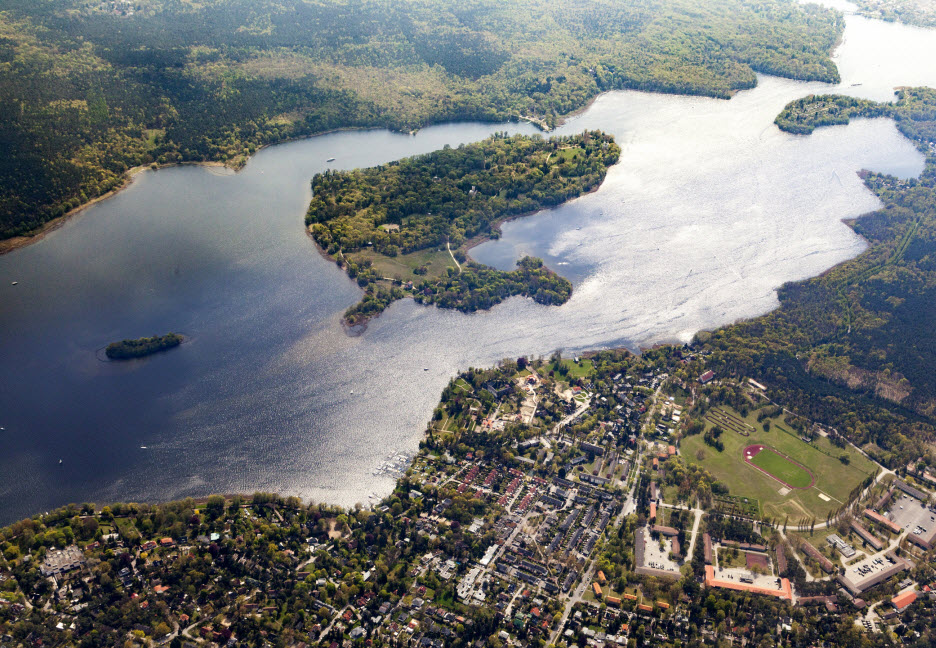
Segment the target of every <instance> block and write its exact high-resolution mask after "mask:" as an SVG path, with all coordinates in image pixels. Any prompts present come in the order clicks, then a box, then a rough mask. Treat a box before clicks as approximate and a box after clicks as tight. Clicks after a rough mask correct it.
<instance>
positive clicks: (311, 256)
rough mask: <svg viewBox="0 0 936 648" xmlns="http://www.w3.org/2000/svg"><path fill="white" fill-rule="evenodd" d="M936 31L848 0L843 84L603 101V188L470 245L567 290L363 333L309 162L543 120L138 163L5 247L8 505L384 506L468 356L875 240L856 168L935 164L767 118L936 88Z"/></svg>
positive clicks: (637, 328)
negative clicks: (122, 344)
mask: <svg viewBox="0 0 936 648" xmlns="http://www.w3.org/2000/svg"><path fill="white" fill-rule="evenodd" d="M872 44H873V45H872ZM933 51H936V33H934V32H932V31H927V30H921V29H915V28H910V27H905V26H900V25H893V24H886V23H881V22H877V21H869V20H865V19H862V18H858V17H853V16H852V17H849V18H848V26H847V30H846V35H845V40H844V42H843V44H842V46H841V47H840V48H839V50H838V51H837V54H836V62H837V63H838V65H839V68H840V70H841V72H842V77H843V81H842V84H841V85H840V86H839V87H830V86H827V85H823V84H818V83H800V82H793V81H787V80H782V79H776V78H771V77H761V78H760V80H759V81H760V83H759V85H758V87H757V88H756V89H754V90H751V91H746V92H742V93H739V94H738V95H737V96H736V97H735V98H733V99H732V100H731V101H722V100H715V99H705V98H697V97H675V96H664V95H653V94H647V93H639V92H612V93H607V94H605V95H602V96H601V97H599V98H598V99H597V100H596V101H595V102H594V103H593V104H592V106H590V107H589V108H588V109H587V110H586V111H584V112H583V113H582V114H581V115H579V116H577V117H576V118H574V119H571V120H570V121H569V122H568V123H567V124H566V125H565V126H563V127H562V128H561V129H559V132H560V133H570V132H577V131H581V130H582V129H585V128H601V129H603V130H606V131H609V132H611V133H613V134H614V135H615V136H616V138H617V139H618V141H619V143H620V144H621V147H622V155H621V161H620V163H619V164H617V165H616V166H615V167H613V168H612V169H611V170H610V172H609V174H608V177H607V180H606V181H605V183H604V184H603V185H602V187H601V188H600V189H599V190H598V191H596V192H594V193H592V194H589V195H588V196H585V197H582V198H580V199H578V200H575V201H572V202H570V203H568V204H566V205H564V206H562V207H560V208H558V209H554V210H549V211H546V212H542V213H540V214H537V215H535V216H532V217H529V218H527V219H523V220H519V221H514V222H511V223H508V224H506V225H505V226H504V236H503V238H502V239H501V240H499V241H496V242H491V243H487V244H484V245H482V246H479V247H477V248H475V249H474V250H473V251H472V255H473V256H474V257H475V258H477V259H479V260H481V261H483V262H485V263H490V264H492V265H495V266H497V267H502V268H507V267H510V266H511V264H512V263H513V262H514V260H515V259H516V258H517V257H518V256H520V255H523V254H527V253H531V254H537V255H540V256H542V257H543V258H544V259H546V260H547V263H548V264H549V265H550V266H551V267H552V268H553V269H555V270H557V271H559V272H561V273H562V274H564V275H565V276H567V277H569V278H570V279H571V280H572V281H573V283H574V285H575V291H574V294H573V296H572V299H571V300H570V301H569V302H568V303H567V304H565V305H563V306H561V307H544V306H539V305H536V304H534V303H533V302H532V301H530V300H528V299H522V298H514V299H511V300H509V301H507V302H506V303H504V304H501V305H499V306H497V307H495V308H494V309H492V310H491V311H489V312H484V313H478V314H475V315H470V316H469V315H464V314H461V313H457V312H450V311H441V310H438V309H435V308H429V307H423V306H419V305H416V304H415V303H413V302H412V301H403V302H398V303H396V304H394V305H393V306H392V307H391V308H390V309H389V310H388V311H387V312H386V313H384V314H383V315H382V316H381V317H380V318H378V319H377V320H375V321H373V322H371V324H370V325H369V327H368V328H367V330H366V332H365V333H364V334H363V335H361V336H358V337H349V336H347V335H346V334H345V333H344V332H343V330H342V329H341V327H340V325H339V322H340V317H341V314H342V313H343V311H344V310H345V309H346V308H347V307H349V306H350V305H352V304H353V303H355V302H356V301H357V300H358V299H359V298H360V296H361V291H360V289H359V288H358V287H357V285H356V284H355V283H353V282H352V281H350V280H349V279H348V278H347V277H346V276H345V275H344V274H343V273H342V272H341V271H340V270H339V269H338V268H337V267H336V266H335V265H334V264H332V263H330V262H328V261H327V260H325V259H324V258H323V257H322V256H320V255H319V254H318V253H317V252H316V250H315V247H314V245H313V244H312V242H311V240H310V239H309V238H308V237H307V236H306V234H305V232H304V228H303V215H304V213H305V208H306V206H307V203H308V200H309V197H310V193H309V181H310V179H311V177H312V175H313V174H314V173H316V172H319V171H322V170H324V169H326V168H329V167H332V168H353V167H359V166H371V165H374V164H379V163H383V162H387V161H390V160H393V159H398V158H400V157H404V156H408V155H413V154H417V153H423V152H428V151H431V150H435V149H438V148H441V147H442V146H443V145H445V144H450V145H453V146H457V145H458V144H460V143H462V142H470V141H476V140H479V139H482V138H484V137H486V136H487V135H489V134H491V133H494V132H498V131H504V130H507V131H510V132H513V133H515V132H523V133H532V132H534V131H533V129H532V127H530V126H528V125H520V124H507V125H500V124H473V123H468V124H451V125H442V126H436V127H432V128H426V129H424V130H422V131H420V132H419V133H418V134H417V135H416V136H408V135H401V134H393V133H389V132H386V131H380V130H373V131H362V132H342V133H333V134H329V135H325V136H321V137H317V138H313V139H309V140H305V141H301V142H293V143H289V144H284V145H280V146H276V147H272V148H269V149H265V150H263V151H261V152H260V153H258V154H257V155H256V156H255V157H254V158H252V159H251V160H250V162H249V163H248V165H247V167H246V168H245V169H244V170H243V171H241V172H239V173H237V174H233V173H229V172H225V171H223V170H218V169H216V168H206V167H192V166H189V167H175V168H170V169H163V170H159V171H157V172H145V173H142V174H140V175H139V176H138V177H137V178H136V179H135V180H134V182H133V184H132V185H131V186H130V187H129V188H128V189H126V190H125V191H123V192H121V193H119V194H118V195H117V196H115V197H113V198H111V199H109V200H106V201H104V202H102V203H100V204H98V205H95V206H93V207H92V208H90V209H88V210H86V211H85V212H84V213H82V214H81V215H79V216H77V217H75V218H73V219H71V220H70V221H68V222H67V223H66V224H65V225H64V226H63V227H61V228H60V229H58V230H57V231H55V232H53V233H52V234H50V235H49V236H47V237H46V238H45V239H43V240H42V241H40V242H38V243H36V244H34V245H31V246H29V247H26V248H23V249H21V250H17V251H15V252H13V253H10V254H7V255H4V256H0V331H2V336H0V372H2V375H3V377H4V378H3V381H2V383H0V426H2V427H3V428H4V430H2V431H0V442H2V444H3V452H2V454H0V522H10V521H13V520H15V519H18V518H21V517H24V516H28V515H31V514H34V513H37V512H42V511H45V510H48V509H50V508H53V507H55V506H59V505H62V504H65V503H67V502H71V501H76V502H81V501H94V502H97V503H99V504H100V503H103V502H106V501H114V500H165V499H171V498H177V497H183V496H188V495H205V494H209V493H213V492H253V491H255V490H269V491H277V492H280V493H282V494H284V495H299V496H301V497H304V498H306V499H314V500H321V501H327V502H330V503H336V504H342V505H352V504H354V503H355V502H362V503H364V504H367V503H368V502H369V501H373V500H369V499H368V498H369V497H370V496H373V495H375V494H377V495H384V494H386V493H387V492H389V490H390V489H391V488H392V485H393V483H394V478H393V477H392V476H390V475H388V474H374V473H375V470H376V469H377V468H379V467H380V466H381V464H383V463H384V462H385V461H386V460H387V459H388V458H390V457H392V456H394V455H398V454H403V455H406V456H409V455H411V454H412V453H413V452H415V450H416V448H417V445H418V442H419V440H420V438H421V437H422V434H423V432H424V429H425V425H426V423H427V421H428V420H429V418H430V416H431V413H432V410H433V408H434V406H435V405H436V403H437V401H438V397H439V394H440V393H441V390H442V389H443V387H444V386H445V384H446V383H447V382H448V380H449V379H450V378H451V377H452V376H453V375H454V374H455V373H456V372H457V371H458V370H459V369H465V368H467V367H469V366H479V365H489V364H492V363H494V362H495V361H497V360H498V359H500V358H503V357H507V356H512V357H516V356H518V355H548V354H549V353H551V352H552V351H553V350H556V349H563V350H565V351H567V352H575V351H579V350H584V349H591V348H602V347H612V346H621V345H623V346H628V347H630V348H634V349H636V348H638V347H639V346H641V345H648V344H652V343H654V342H658V341H665V340H688V339H689V338H690V337H691V336H692V335H693V334H694V333H695V332H696V331H698V330H701V329H709V328H713V327H717V326H719V325H723V324H725V323H729V322H732V321H735V320H737V319H739V318H744V317H752V316H755V315H758V314H761V313H764V312H767V311H769V310H770V309H772V308H774V307H775V306H776V305H777V300H776V292H775V291H776V288H777V287H778V286H779V285H781V284H782V283H783V282H785V281H790V280H795V279H802V278H805V277H808V276H812V275H815V274H818V273H820V272H822V271H823V270H825V269H827V268H828V267H830V266H832V265H834V264H836V263H838V262H840V261H842V260H844V259H847V258H850V257H853V256H854V255H856V254H858V253H860V252H861V250H862V249H863V248H864V243H863V242H862V240H861V239H859V238H858V237H857V236H855V235H854V234H853V233H852V232H851V230H849V229H848V228H847V227H846V226H845V225H843V224H842V222H841V220H842V219H844V218H850V217H855V216H858V215H860V214H862V213H866V212H868V211H871V210H874V209H876V208H877V207H878V206H879V203H878V201H877V199H876V198H875V197H874V196H873V195H872V194H871V193H870V192H868V191H867V190H866V189H865V188H864V187H863V185H862V184H861V183H860V181H859V179H858V177H857V176H856V171H858V170H859V169H862V168H868V169H873V170H878V171H886V172H890V173H894V174H896V175H900V176H902V177H910V176H915V175H917V174H918V173H919V172H920V170H921V169H922V167H923V157H922V156H921V154H920V153H919V152H917V151H916V150H915V149H914V147H913V146H912V145H911V144H910V143H909V142H908V141H907V140H905V139H904V138H903V137H902V136H901V135H900V134H899V133H898V132H897V130H896V129H895V127H894V125H893V124H892V123H891V122H890V121H887V120H856V121H855V122H853V123H852V124H851V125H849V126H847V127H834V128H827V129H821V130H819V131H817V132H816V133H815V134H814V135H812V136H809V137H797V136H792V135H788V134H785V133H781V132H780V131H779V130H777V128H776V127H775V126H774V125H773V118H774V117H775V116H776V114H777V113H778V112H779V111H780V110H781V109H782V108H783V106H784V105H785V104H786V103H787V102H789V101H790V100H792V99H795V98H798V97H801V96H804V95H806V94H810V93H824V92H845V93H848V94H853V95H857V96H866V97H870V98H874V99H887V98H889V97H890V96H891V93H892V88H893V87H894V86H897V85H909V84H927V85H933V86H936V66H932V64H931V57H930V56H929V53H931V52H933ZM331 157H335V158H336V160H335V162H334V163H332V164H328V163H327V162H326V160H327V159H328V158H331ZM13 281H17V282H18V285H16V286H13V285H11V283H12V282H13ZM168 331H176V332H180V333H184V334H185V335H186V336H187V337H189V338H190V341H188V342H187V343H186V344H184V345H183V346H182V347H181V348H179V349H176V350H173V351H170V352H168V353H164V354H159V355H157V356H154V357H150V358H147V359H144V360H140V361H134V362H130V363H109V362H102V361H100V360H99V359H98V357H97V355H96V353H97V351H99V350H100V349H101V348H102V347H103V346H105V345H106V344H107V343H109V342H111V341H114V340H118V339H122V338H126V337H139V336H143V335H152V334H155V333H158V334H162V333H165V332H168ZM60 461H61V463H60Z"/></svg>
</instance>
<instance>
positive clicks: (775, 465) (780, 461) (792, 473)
mask: <svg viewBox="0 0 936 648" xmlns="http://www.w3.org/2000/svg"><path fill="white" fill-rule="evenodd" d="M744 458H745V459H746V460H747V461H749V462H750V463H752V464H754V465H755V466H757V467H758V468H760V469H761V470H763V471H764V472H766V473H768V474H769V475H770V476H771V477H773V478H774V479H776V480H777V481H779V482H782V483H783V485H784V486H788V487H790V488H809V487H810V486H812V485H813V481H814V480H813V476H812V473H811V472H809V470H807V469H806V468H805V467H803V466H801V465H800V464H798V463H796V462H795V461H791V460H790V459H788V458H786V457H784V456H783V455H782V454H780V453H779V452H777V451H776V450H774V449H773V448H768V447H766V446H763V445H752V446H748V447H747V448H745V449H744Z"/></svg>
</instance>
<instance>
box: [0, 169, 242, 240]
mask: <svg viewBox="0 0 936 648" xmlns="http://www.w3.org/2000/svg"><path fill="white" fill-rule="evenodd" d="M177 166H203V167H226V168H229V169H231V170H232V171H234V173H237V172H238V171H239V170H240V169H239V168H234V167H232V166H230V165H228V164H225V163H224V162H214V161H207V162H171V163H169V164H161V165H157V166H156V167H153V166H152V165H150V164H141V165H138V166H135V167H131V168H129V169H127V170H126V171H124V181H123V182H122V183H121V184H120V186H118V187H115V188H114V189H111V190H110V191H108V192H107V193H104V194H101V195H100V196H98V197H97V198H92V199H91V200H89V201H88V202H86V203H84V204H83V205H78V206H77V207H75V208H74V209H72V210H70V211H67V212H65V213H64V214H62V215H61V216H57V217H55V218H53V219H52V220H50V221H47V222H46V223H44V224H43V225H42V226H41V227H40V228H39V229H38V230H35V233H33V234H29V235H23V236H12V237H10V238H8V239H0V254H8V253H10V252H13V251H14V250H19V249H21V248H24V247H27V246H29V245H32V244H33V243H38V242H39V241H41V240H42V239H44V238H45V237H46V236H48V235H49V234H51V233H52V232H54V231H55V230H57V229H59V228H60V227H62V226H63V225H65V223H67V222H68V221H69V220H70V219H71V218H73V217H75V216H79V215H81V213H82V212H84V211H85V210H87V209H89V208H90V207H93V206H94V205H97V204H98V203H100V202H104V201H105V200H108V199H110V198H113V197H114V196H116V195H117V194H118V193H120V192H121V191H123V190H124V189H126V188H128V187H129V186H130V185H132V184H133V181H134V180H135V179H136V177H137V176H138V175H140V174H141V173H143V172H144V171H158V170H159V169H168V168H171V167H177Z"/></svg>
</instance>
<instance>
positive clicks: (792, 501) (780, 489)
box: [679, 406, 875, 524]
mask: <svg viewBox="0 0 936 648" xmlns="http://www.w3.org/2000/svg"><path fill="white" fill-rule="evenodd" d="M710 412H712V416H707V417H706V429H709V428H711V427H712V426H713V425H714V424H715V423H713V421H720V422H722V423H721V424H720V425H719V427H721V428H722V429H723V430H724V432H723V433H722V435H721V436H720V437H719V441H721V442H722V443H724V446H725V449H724V451H722V452H718V451H717V450H716V449H715V448H712V447H710V446H708V445H706V444H705V442H704V441H703V440H702V439H703V436H704V433H703V434H696V435H693V436H689V437H685V438H684V439H682V441H680V444H679V452H680V454H681V455H682V457H683V460H684V461H687V462H690V463H695V464H699V465H701V466H703V467H704V468H705V469H706V470H707V471H708V472H710V473H711V474H712V476H713V477H714V478H715V479H717V480H718V481H719V482H720V483H722V484H724V485H725V486H727V487H728V489H729V491H730V493H731V495H734V496H737V497H742V498H750V499H751V500H752V501H753V500H755V499H756V500H758V501H759V503H760V509H761V514H762V515H765V516H770V517H773V518H775V519H780V520H783V519H785V518H787V517H788V518H789V521H790V523H791V524H793V523H796V522H797V521H799V520H803V519H805V518H809V517H815V518H816V519H818V520H824V519H825V517H826V514H827V513H829V512H830V511H833V510H835V509H837V508H838V507H839V506H841V505H842V504H843V503H844V502H846V501H847V500H848V496H849V494H850V493H851V491H852V489H854V488H855V487H856V486H857V485H858V484H860V483H861V481H862V480H863V479H864V478H865V477H866V476H867V475H869V474H872V473H873V472H874V470H875V467H874V465H873V464H872V463H871V462H870V461H868V460H867V459H866V458H865V457H864V456H863V455H861V453H859V452H858V451H856V450H855V449H853V448H852V447H851V446H848V447H847V448H837V447H835V446H833V445H832V444H831V443H830V442H829V440H828V439H826V438H824V437H820V438H818V439H816V440H815V441H814V442H812V443H805V442H803V441H802V440H801V439H800V438H799V437H798V436H797V435H796V433H795V432H793V431H792V430H791V429H790V428H789V426H788V425H787V424H786V423H784V422H783V420H782V419H781V418H776V419H771V420H770V423H771V425H770V430H769V431H767V432H765V431H764V428H763V426H762V424H761V423H759V422H758V421H757V411H756V410H754V411H752V412H751V413H749V414H748V416H747V417H742V416H741V414H740V413H738V412H736V411H735V410H733V409H731V408H729V407H723V406H720V407H717V408H713V409H712V410H710ZM728 420H730V421H732V425H731V426H728V425H725V424H724V423H723V422H724V421H728ZM742 431H743V432H747V433H748V435H747V436H745V435H744V434H743V432H742ZM751 446H762V447H763V448H765V450H761V451H760V452H757V453H756V454H754V455H753V456H752V460H751V461H750V462H749V461H748V460H746V459H745V455H744V451H745V449H747V448H749V447H751ZM843 454H844V455H846V457H847V458H848V463H843V462H842V461H840V460H839V456H840V455H843Z"/></svg>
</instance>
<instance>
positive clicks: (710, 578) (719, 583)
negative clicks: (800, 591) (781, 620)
mask: <svg viewBox="0 0 936 648" xmlns="http://www.w3.org/2000/svg"><path fill="white" fill-rule="evenodd" d="M705 586H706V587H722V588H724V589H731V590H738V591H741V592H751V593H752V594H764V595H766V596H776V597H778V598H782V599H786V600H788V601H792V600H793V587H792V586H791V585H790V580H789V579H788V578H782V579H780V589H770V588H768V587H758V586H757V585H748V584H746V583H739V582H737V581H733V580H731V581H726V580H719V579H717V578H715V568H714V567H713V566H712V565H706V566H705Z"/></svg>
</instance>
